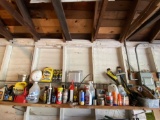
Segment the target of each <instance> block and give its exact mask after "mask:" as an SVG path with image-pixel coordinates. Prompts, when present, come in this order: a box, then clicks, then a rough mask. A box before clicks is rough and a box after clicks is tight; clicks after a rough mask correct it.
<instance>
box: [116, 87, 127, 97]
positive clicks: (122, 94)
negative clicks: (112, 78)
mask: <svg viewBox="0 0 160 120" xmlns="http://www.w3.org/2000/svg"><path fill="white" fill-rule="evenodd" d="M118 92H119V94H121V96H126V95H127V94H126V91H125V90H124V87H123V86H122V85H118Z"/></svg>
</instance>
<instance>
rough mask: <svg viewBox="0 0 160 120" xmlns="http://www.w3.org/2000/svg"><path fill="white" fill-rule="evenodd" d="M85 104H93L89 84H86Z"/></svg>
mask: <svg viewBox="0 0 160 120" xmlns="http://www.w3.org/2000/svg"><path fill="white" fill-rule="evenodd" d="M85 105H92V94H91V92H90V91H89V86H86V94H85Z"/></svg>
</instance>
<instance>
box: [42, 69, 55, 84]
mask: <svg viewBox="0 0 160 120" xmlns="http://www.w3.org/2000/svg"><path fill="white" fill-rule="evenodd" d="M52 77H53V68H51V67H46V68H44V70H43V73H42V79H41V82H52Z"/></svg>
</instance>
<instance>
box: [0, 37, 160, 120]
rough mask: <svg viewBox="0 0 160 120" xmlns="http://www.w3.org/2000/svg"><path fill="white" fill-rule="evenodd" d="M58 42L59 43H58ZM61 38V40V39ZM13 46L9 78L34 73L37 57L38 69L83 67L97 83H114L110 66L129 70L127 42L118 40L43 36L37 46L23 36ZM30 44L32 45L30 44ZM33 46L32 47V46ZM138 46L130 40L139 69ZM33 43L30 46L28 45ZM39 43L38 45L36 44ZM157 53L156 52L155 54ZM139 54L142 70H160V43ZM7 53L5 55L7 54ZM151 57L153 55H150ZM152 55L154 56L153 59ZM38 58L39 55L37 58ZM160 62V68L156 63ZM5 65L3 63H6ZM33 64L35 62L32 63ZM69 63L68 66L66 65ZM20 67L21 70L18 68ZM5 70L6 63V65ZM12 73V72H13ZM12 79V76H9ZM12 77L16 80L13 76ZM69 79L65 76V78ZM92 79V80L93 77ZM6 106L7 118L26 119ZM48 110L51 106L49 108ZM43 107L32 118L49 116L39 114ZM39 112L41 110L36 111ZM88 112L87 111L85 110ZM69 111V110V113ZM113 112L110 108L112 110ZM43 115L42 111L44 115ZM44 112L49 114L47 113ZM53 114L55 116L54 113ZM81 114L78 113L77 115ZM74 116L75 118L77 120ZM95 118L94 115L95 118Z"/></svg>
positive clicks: (131, 55)
mask: <svg viewBox="0 0 160 120" xmlns="http://www.w3.org/2000/svg"><path fill="white" fill-rule="evenodd" d="M55 41H56V42H55ZM57 41H58V42H57ZM9 44H10V45H9V46H11V47H12V51H11V55H10V56H11V58H10V60H9V62H8V69H7V71H6V72H7V74H6V78H7V80H17V74H18V72H24V71H27V72H29V73H30V71H31V69H32V68H31V64H32V62H33V61H32V60H34V59H37V62H35V63H36V65H34V66H35V67H34V69H37V68H38V69H42V68H43V67H46V66H51V67H53V68H56V69H61V68H63V69H64V70H65V71H64V72H63V75H65V72H66V71H67V70H77V69H82V70H83V72H84V76H85V74H87V73H92V72H93V74H94V75H93V80H94V82H97V83H109V82H111V80H110V78H108V77H107V76H106V75H105V70H106V68H109V67H110V68H111V69H112V70H113V72H115V71H116V67H117V66H122V69H123V70H124V71H125V70H127V67H126V62H125V59H126V56H125V51H124V49H123V44H121V43H119V42H117V41H112V40H110V41H103V40H99V41H97V42H94V43H90V42H88V41H83V40H74V41H71V42H67V43H63V42H62V41H61V40H49V39H42V40H40V41H38V42H37V43H35V45H33V42H32V41H30V42H28V41H26V39H19V40H16V39H15V40H13V43H12V42H10V43H9ZM29 45H30V46H29ZM31 45H32V47H31ZM135 45H136V43H127V46H128V50H129V59H130V64H131V65H132V67H133V68H134V69H135V70H136V71H137V63H136V60H135V52H134V49H135ZM27 46H29V47H27ZM35 46H36V47H35ZM57 46H60V47H57ZM0 48H1V49H0V50H2V51H4V49H5V48H6V49H7V47H5V48H4V46H1V47H0ZM34 48H38V49H39V50H38V55H37V57H35V56H33V54H34V52H35V51H34V50H35V49H34ZM153 53H155V55H153ZM138 54H139V59H140V67H141V68H142V69H147V70H150V71H152V72H156V71H158V70H159V69H160V66H159V59H160V46H159V45H154V46H153V48H152V49H151V48H150V46H146V45H144V46H143V45H142V46H140V47H139V48H138ZM3 55H4V54H2V55H1V58H0V59H3ZM4 56H5V55H4ZM148 56H149V57H148ZM151 56H152V57H153V58H154V60H152V58H151ZM34 57H35V58H34ZM155 61H156V64H157V67H155V66H154V64H155ZM2 64H3V63H2ZM32 65H33V64H32ZM64 66H65V67H64ZM16 68H18V69H19V71H18V70H17V69H16ZM2 70H3V66H2ZM9 72H10V73H9ZM9 78H10V79H9ZM11 78H12V79H11ZM64 79H65V77H64ZM88 79H91V77H89V78H88ZM0 107H2V111H1V114H2V116H3V117H4V119H8V117H13V118H15V119H16V120H22V116H19V115H17V113H16V112H15V110H14V109H11V107H4V106H0ZM46 109H47V108H46ZM42 110H43V108H38V109H37V108H31V111H30V114H31V118H32V120H36V119H38V118H39V119H40V118H43V119H42V120H45V117H44V116H42V117H40V116H37V115H40V114H41V111H42ZM8 111H10V112H9V113H11V115H9V116H7V115H6V113H8ZM35 111H37V112H38V113H35ZM52 111H53V110H49V113H52ZM54 111H55V114H53V115H55V116H54V117H53V118H54V120H55V119H56V120H57V119H59V117H58V116H59V115H60V114H59V111H60V110H59V109H54ZM69 111H75V115H76V114H79V111H78V110H74V109H71V110H69ZM69 111H68V110H67V109H64V111H61V112H62V113H63V116H66V118H67V119H71V116H72V114H69V113H70V112H69ZM85 111H86V112H85ZM68 112H69V113H68ZM108 112H109V111H108ZM121 112H122V113H121V115H123V114H124V111H121ZM106 113H107V110H102V111H101V112H100V111H99V112H98V116H104V115H105V114H106ZM41 115H42V114H41ZM44 115H46V113H45V112H44ZM92 115H93V111H92V110H89V109H87V110H84V111H82V113H81V114H80V115H79V116H81V119H85V118H88V119H90V117H92ZM51 117H52V116H51ZM51 117H49V116H48V117H47V119H51V120H52V118H51ZM75 117H78V116H75ZM75 117H73V118H72V119H74V118H75ZM91 119H92V118H91Z"/></svg>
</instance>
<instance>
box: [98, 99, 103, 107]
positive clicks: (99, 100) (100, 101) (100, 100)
mask: <svg viewBox="0 0 160 120" xmlns="http://www.w3.org/2000/svg"><path fill="white" fill-rule="evenodd" d="M98 105H102V106H103V105H104V98H98Z"/></svg>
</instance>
